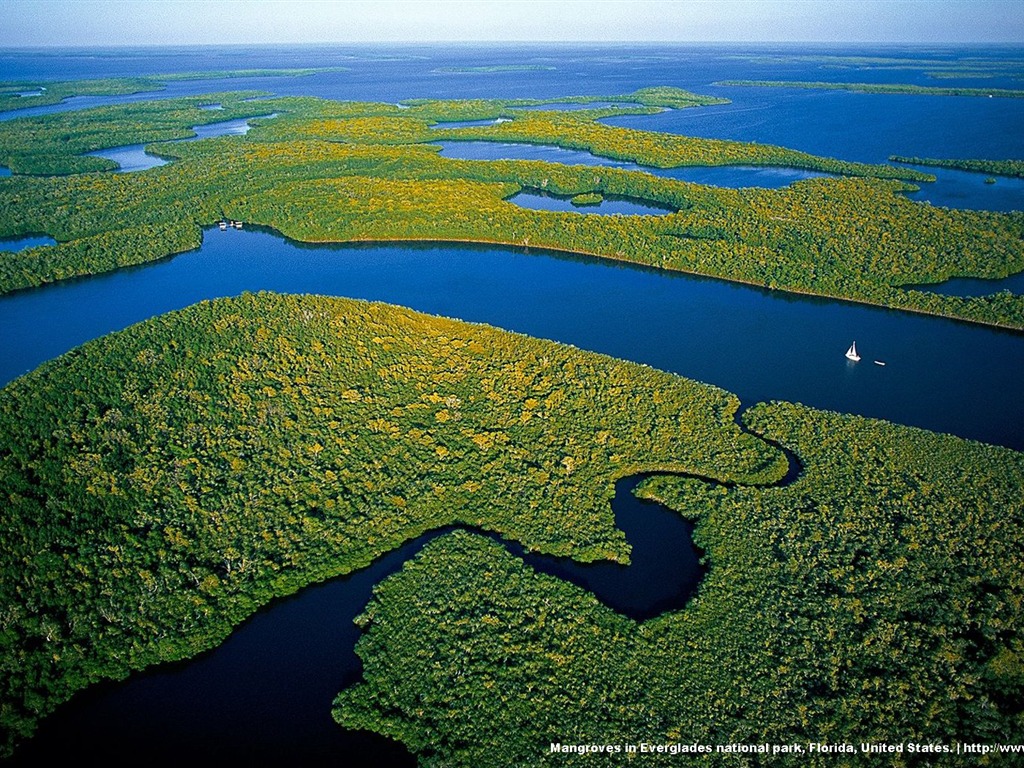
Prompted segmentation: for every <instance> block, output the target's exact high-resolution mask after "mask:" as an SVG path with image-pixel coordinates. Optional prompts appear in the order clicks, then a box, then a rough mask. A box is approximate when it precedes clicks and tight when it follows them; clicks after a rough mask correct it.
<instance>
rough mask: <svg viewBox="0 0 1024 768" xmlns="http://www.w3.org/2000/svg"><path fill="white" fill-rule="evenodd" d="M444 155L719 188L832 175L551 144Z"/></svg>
mask: <svg viewBox="0 0 1024 768" xmlns="http://www.w3.org/2000/svg"><path fill="white" fill-rule="evenodd" d="M437 143H438V144H440V145H441V154H443V155H444V156H446V157H452V158H456V159H459V160H543V161H545V162H548V163H563V164H565V165H594V166H603V167H608V168H620V169H622V170H625V171H642V172H643V173H650V174H652V175H654V176H660V177H662V178H665V179H678V180H679V181H688V182H691V183H694V184H705V185H708V186H716V187H731V188H740V187H768V188H772V189H778V188H781V187H786V186H789V185H790V184H792V183H793V182H794V181H800V180H801V179H811V178H816V177H821V176H829V175H832V174H827V173H819V172H817V171H808V170H804V169H800V168H787V167H774V166H772V167H758V166H748V165H730V166H716V167H709V166H687V167H680V168H655V167H653V166H649V165H640V164H639V163H634V162H631V161H628V160H615V159H613V158H609V157H601V156H600V155H594V154H591V153H590V152H586V151H584V150H580V149H565V148H563V147H556V146H553V145H549V144H525V143H514V142H497V141H441V142H437Z"/></svg>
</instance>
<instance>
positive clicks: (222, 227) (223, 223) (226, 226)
mask: <svg viewBox="0 0 1024 768" xmlns="http://www.w3.org/2000/svg"><path fill="white" fill-rule="evenodd" d="M220 228H221V230H225V229H227V228H228V223H227V222H226V221H222V222H221V223H220Z"/></svg>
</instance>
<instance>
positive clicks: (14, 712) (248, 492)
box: [0, 294, 788, 751]
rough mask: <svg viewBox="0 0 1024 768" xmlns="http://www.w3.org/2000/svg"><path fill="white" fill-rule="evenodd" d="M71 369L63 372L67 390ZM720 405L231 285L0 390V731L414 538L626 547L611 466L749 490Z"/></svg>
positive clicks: (582, 556)
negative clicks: (235, 294) (482, 536)
mask: <svg viewBox="0 0 1024 768" xmlns="http://www.w3.org/2000/svg"><path fill="white" fill-rule="evenodd" d="M83 382H88V386H83ZM738 405H739V403H738V401H737V400H736V398H735V397H734V396H732V395H730V394H728V393H726V392H723V391H722V390H719V389H716V388H714V387H710V386H706V385H701V384H697V383H695V382H691V381H687V380H685V379H681V378H679V377H676V376H672V375H669V374H666V373H662V372H659V371H656V370H653V369H651V368H647V367H645V366H640V365H636V364H631V363H625V362H620V361H616V360H613V359H610V358H607V357H604V356H601V355H597V354H593V353H587V352H582V351H578V350H575V349H572V348H570V347H566V346H563V345H559V344H555V343H553V342H546V341H538V340H534V339H530V338H528V337H524V336H519V335H515V334H511V333H507V332H503V331H498V330H495V329H492V328H489V327H486V326H475V325H469V324H466V323H462V322H457V321H454V320H445V319H441V318H436V317H430V316H427V315H422V314H418V313H415V312H412V311H409V310H404V309H400V308H396V307H389V306H386V305H380V304H367V303H363V302H357V301H352V300H345V299H331V298H323V297H310V296H304V297H287V296H277V295H273V294H258V295H251V294H248V295H243V296H242V297H240V298H237V299H223V300H219V301H215V302H206V303H202V304H198V305H195V306H193V307H191V308H189V309H186V310H183V311H181V312H177V313H173V314H170V315H166V316H162V317H157V318H153V319H151V320H148V321H146V322H144V323H142V324H140V325H137V326H134V327H132V328H130V329H128V330H126V331H123V332H120V333H117V334H114V335H111V336H107V337H103V338H100V339H97V340H95V341H92V342H89V343H88V344H86V345H84V346H82V347H80V348H78V349H76V350H74V351H72V352H70V353H68V354H67V355H64V356H62V357H60V358H58V359H56V360H53V361H51V362H49V363H46V364H44V365H43V366H41V367H40V368H39V369H37V370H36V371H34V372H32V373H30V374H27V375H25V376H23V377H21V378H19V379H17V380H15V381H14V382H13V383H11V384H10V385H8V386H7V387H5V388H4V389H2V390H0V435H3V439H2V441H0V498H3V499H4V515H3V519H2V522H0V527H2V530H0V573H2V579H0V606H2V607H0V679H2V680H3V681H4V686H3V688H2V690H0V731H2V735H3V739H2V740H0V745H2V750H0V751H8V750H10V749H11V747H12V746H13V745H14V743H15V742H16V741H17V740H19V739H22V738H25V737H27V736H29V735H30V734H31V733H32V731H33V729H34V726H35V723H36V722H37V720H38V719H39V718H40V717H43V716H45V715H46V714H48V713H49V712H51V711H52V710H53V708H54V707H55V706H56V705H57V704H59V703H60V702H62V701H64V700H66V699H67V698H68V697H69V696H70V695H71V694H72V693H74V692H75V691H76V690H79V689H81V688H83V687H85V686H87V685H89V684H90V683H93V682H97V681H99V680H103V679H108V678H113V679H120V678H123V677H125V676H126V675H127V674H128V673H129V672H130V671H132V670H137V669H141V668H143V667H146V666H149V665H152V664H156V663H159V662H163V661H170V660H174V659H182V658H188V657H190V656H192V655H194V654H196V653H198V652H199V651H202V650H205V649H207V648H210V647H213V646H215V645H216V644H218V643H219V642H220V641H221V640H223V638H224V637H226V636H227V634H228V632H230V630H231V629H232V628H233V627H234V626H235V625H236V624H238V623H239V622H241V621H242V620H243V619H245V618H246V617H248V616H249V615H251V614H252V613H253V612H255V611H256V610H257V609H258V608H259V607H260V606H262V605H264V604H266V603H267V602H268V601H269V600H271V599H272V598H274V597H277V596H280V595H284V594H289V593H292V592H294V591H296V590H297V589H299V588H300V587H302V586H305V585H306V584H309V583H311V582H315V581H322V580H324V579H327V578H330V577H332V576H336V575H339V574H343V573H347V572H350V571H352V570H355V569H358V568H361V567H364V566H366V565H368V564H369V563H371V562H372V561H373V560H374V559H375V558H377V557H379V556H380V555H382V554H384V553H386V552H388V551H390V550H392V549H394V548H397V547H398V546H399V545H400V544H402V543H404V542H405V541H408V540H410V539H414V538H416V537H417V536H419V535H420V534H422V533H424V532H425V531H427V530H431V529H436V528H442V527H444V526H449V525H462V526H468V527H470V528H472V529H474V530H486V531H492V532H495V533H498V534H500V535H502V536H504V537H506V538H508V539H513V540H515V541H518V542H520V543H522V544H523V545H524V546H526V547H527V548H528V549H530V550H533V551H539V552H545V553H549V554H556V555H562V556H568V557H572V558H574V559H576V560H579V561H583V562H589V561H593V560H597V559H611V560H614V561H618V562H628V560H629V546H628V544H627V542H626V540H625V538H624V536H623V534H622V532H621V531H619V530H618V529H616V528H615V524H614V520H613V517H612V511H611V508H610V504H609V502H610V500H611V498H612V495H613V492H614V483H615V481H616V480H617V479H618V478H620V477H622V476H626V475H631V474H635V473H637V472H647V471H661V470H664V471H670V472H688V473H696V474H699V475H702V476H707V477H712V478H715V479H716V480H719V481H722V482H743V483H771V482H774V481H777V480H778V479H779V478H780V477H782V476H783V475H784V474H785V472H786V469H787V466H788V463H787V461H786V458H785V456H784V455H783V454H782V452H781V451H779V450H778V449H777V448H775V447H774V446H772V445H770V444H768V443H767V442H765V441H763V440H761V439H759V438H757V437H754V436H752V435H749V434H746V433H744V432H742V431H741V430H740V428H739V427H738V426H737V425H736V423H735V422H734V421H733V417H734V414H735V412H736V410H737V408H738Z"/></svg>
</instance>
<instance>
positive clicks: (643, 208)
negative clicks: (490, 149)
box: [508, 192, 676, 216]
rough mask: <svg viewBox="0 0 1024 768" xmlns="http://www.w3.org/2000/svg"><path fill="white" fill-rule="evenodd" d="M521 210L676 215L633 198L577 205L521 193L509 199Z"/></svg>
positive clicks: (544, 195)
mask: <svg viewBox="0 0 1024 768" xmlns="http://www.w3.org/2000/svg"><path fill="white" fill-rule="evenodd" d="M508 201H509V202H510V203H515V204H516V205H518V206H520V207H521V208H529V209H531V210H534V211H568V212H571V213H598V214H601V215H603V216H614V215H618V216H630V215H641V216H644V215H646V216H664V215H665V214H667V213H674V212H675V210H676V209H675V208H669V207H666V206H661V205H658V204H657V203H654V202H651V201H643V200H638V199H636V198H631V197H617V196H615V195H607V196H605V197H604V198H603V199H602V200H601V202H600V203H596V204H587V205H576V204H575V203H573V202H572V198H571V197H566V196H564V195H551V194H548V193H544V192H520V193H519V194H516V195H513V196H512V197H510V198H509V199H508Z"/></svg>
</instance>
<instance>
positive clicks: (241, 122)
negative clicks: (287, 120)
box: [86, 114, 276, 173]
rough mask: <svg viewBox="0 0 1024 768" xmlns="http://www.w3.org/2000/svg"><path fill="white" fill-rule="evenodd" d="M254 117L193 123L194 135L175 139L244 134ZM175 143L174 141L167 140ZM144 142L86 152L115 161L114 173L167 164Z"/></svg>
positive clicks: (194, 139)
mask: <svg viewBox="0 0 1024 768" xmlns="http://www.w3.org/2000/svg"><path fill="white" fill-rule="evenodd" d="M260 117H261V118H271V117H276V114H269V115H260ZM254 119H256V118H252V117H241V118H238V119H236V120H224V121H223V122H219V123H209V124H208V125H194V126H192V131H193V132H194V133H195V136H190V137H188V138H185V139H177V141H198V140H199V139H212V138H216V137H217V136H244V135H245V134H246V133H248V132H249V129H250V128H251V127H252V126H250V125H249V121H250V120H254ZM167 143H169V144H170V143H175V142H167ZM146 146H147V145H146V144H129V145H126V146H123V147H111V148H109V149H100V150H97V151H95V152H86V154H87V155H91V156H93V157H104V158H106V159H107V160H113V161H114V162H115V163H117V165H118V168H117V170H116V171H115V173H132V172H135V171H145V170H147V169H149V168H158V167H160V166H161V165H167V163H169V162H170V161H169V160H165V159H164V158H162V157H157V156H156V155H151V154H149V153H147V152H146Z"/></svg>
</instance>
